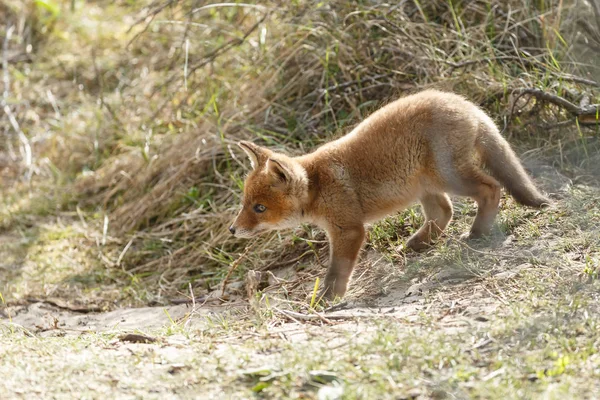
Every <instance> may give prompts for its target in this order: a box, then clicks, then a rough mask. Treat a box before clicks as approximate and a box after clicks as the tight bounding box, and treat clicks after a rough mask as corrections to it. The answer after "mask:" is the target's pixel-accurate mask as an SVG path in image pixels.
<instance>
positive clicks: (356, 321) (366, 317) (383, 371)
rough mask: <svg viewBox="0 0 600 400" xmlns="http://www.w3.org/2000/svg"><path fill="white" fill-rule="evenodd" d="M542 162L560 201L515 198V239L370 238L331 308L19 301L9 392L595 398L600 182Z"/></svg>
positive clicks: (599, 343) (5, 384) (9, 349)
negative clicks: (523, 202) (396, 248)
mask: <svg viewBox="0 0 600 400" xmlns="http://www.w3.org/2000/svg"><path fill="white" fill-rule="evenodd" d="M533 170H534V173H535V175H536V179H537V180H538V182H540V183H541V185H542V186H543V187H544V189H545V190H546V191H548V192H550V193H551V194H552V196H553V198H554V199H555V201H556V204H555V205H554V206H553V207H552V208H551V209H549V210H545V211H531V210H527V209H524V208H522V207H519V206H516V205H512V206H510V207H507V206H505V207H503V210H502V213H501V217H500V221H502V222H503V223H504V222H505V221H507V220H509V219H510V215H509V214H510V213H511V212H518V213H519V219H518V222H516V225H514V226H512V227H511V233H510V234H508V235H505V234H503V233H502V232H499V231H498V232H496V234H495V235H494V236H493V237H492V238H490V239H488V240H487V241H485V242H483V243H464V242H460V241H458V240H457V239H455V238H454V236H455V235H451V234H449V235H448V236H447V237H446V238H444V239H443V240H442V242H441V243H438V245H437V246H436V247H435V248H433V249H431V250H429V251H427V252H425V253H423V254H412V253H407V254H405V255H403V256H402V257H404V258H405V260H404V267H403V268H402V270H398V269H397V268H396V266H395V265H396V264H397V263H396V262H394V261H393V260H390V258H389V257H384V256H383V255H382V254H381V253H380V252H378V251H376V250H374V249H372V248H367V249H366V250H365V252H364V254H363V256H362V258H361V260H362V261H361V265H360V266H359V268H358V269H357V272H356V274H355V276H354V280H353V283H352V289H351V291H350V293H349V295H348V296H347V298H346V299H345V300H344V301H343V302H341V303H339V304H336V305H333V306H331V305H330V306H329V308H313V309H311V308H306V305H302V304H292V303H290V302H289V300H286V298H285V296H284V293H282V292H281V290H280V289H279V290H273V291H269V289H266V290H265V291H263V292H258V293H256V292H255V293H254V296H252V297H251V298H250V299H248V298H247V294H244V291H245V290H244V288H243V286H242V282H232V283H231V286H232V288H231V289H230V290H229V293H230V294H231V297H230V298H229V300H228V301H220V300H219V296H218V293H219V291H220V289H219V290H216V291H215V295H214V298H211V297H210V296H209V297H208V298H205V299H202V300H198V301H197V302H196V303H195V304H190V303H188V304H179V305H171V306H160V307H143V308H117V309H114V310H113V311H110V312H90V311H94V310H93V309H92V310H90V309H89V308H84V309H77V308H76V307H74V306H73V304H72V299H71V303H69V300H65V299H63V300H61V299H59V298H58V299H44V300H40V299H28V300H27V301H21V302H20V303H19V304H8V305H7V306H6V307H4V308H3V309H2V314H3V319H2V325H0V327H1V330H0V332H1V333H0V335H1V336H0V337H1V338H2V343H3V345H2V347H1V350H0V356H1V359H2V360H3V361H2V363H1V366H0V373H1V374H2V376H3V377H4V379H3V380H2V383H0V386H2V392H3V393H4V394H5V395H4V396H3V398H69V397H73V396H74V395H77V396H81V397H82V398H100V397H112V398H140V397H141V398H250V397H255V396H259V397H266V398H281V397H290V398H319V399H335V398H419V399H425V398H559V397H564V396H566V395H568V396H570V397H569V398H595V397H597V396H598V395H599V394H600V384H599V382H600V353H599V350H598V349H600V330H599V325H598V322H597V321H598V320H599V317H600V294H599V289H600V286H598V279H597V273H598V255H599V247H598V244H599V241H600V238H599V235H598V232H599V230H598V228H599V224H600V205H599V204H598V199H599V198H600V190H599V189H598V188H597V187H594V186H591V185H588V184H577V183H573V181H572V180H571V179H569V178H567V177H566V176H564V175H562V174H560V173H558V172H557V171H556V169H554V168H550V167H547V166H541V167H538V168H533ZM506 202H507V200H506V199H505V203H506ZM460 204H461V203H457V204H456V207H457V208H458V209H459V210H460ZM457 214H458V215H457V221H455V224H459V225H462V222H461V219H463V217H461V216H460V213H457ZM456 237H457V236H456ZM390 271H391V272H390ZM374 277H379V278H377V279H374ZM310 284H312V282H309V283H307V285H310ZM251 294H252V293H251Z"/></svg>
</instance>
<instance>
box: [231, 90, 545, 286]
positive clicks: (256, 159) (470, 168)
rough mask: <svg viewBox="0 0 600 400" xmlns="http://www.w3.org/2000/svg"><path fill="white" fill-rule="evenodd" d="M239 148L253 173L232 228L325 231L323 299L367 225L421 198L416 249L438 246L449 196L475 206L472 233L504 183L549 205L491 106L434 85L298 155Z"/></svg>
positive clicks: (242, 232) (487, 218) (531, 201)
mask: <svg viewBox="0 0 600 400" xmlns="http://www.w3.org/2000/svg"><path fill="white" fill-rule="evenodd" d="M239 146H240V147H241V148H242V149H243V150H244V151H245V152H246V153H247V154H248V157H249V158H250V162H251V164H252V172H250V174H249V175H248V177H247V178H246V182H245V188H244V197H243V207H242V210H241V211H240V213H239V214H238V216H237V218H236V219H235V221H234V222H233V224H232V225H231V227H230V228H229V230H230V231H231V233H232V234H234V235H236V236H237V237H245V238H248V237H252V236H255V235H258V234H260V233H263V232H266V231H268V230H272V229H283V228H291V227H294V226H296V225H298V224H299V223H302V222H310V223H314V224H316V225H318V226H320V227H322V228H323V229H325V231H326V232H327V236H328V238H329V242H330V249H331V254H330V265H329V269H328V271H327V275H326V277H325V282H324V287H323V288H322V290H321V295H322V296H324V297H325V298H333V297H335V296H339V297H342V296H344V294H345V293H346V289H347V287H348V281H349V280H350V276H351V275H352V269H353V268H354V265H355V264H356V261H357V258H358V253H359V251H360V249H361V247H362V245H363V242H364V241H365V223H367V222H370V221H374V220H377V219H380V218H383V217H385V216H386V215H389V214H390V213H393V212H397V211H399V210H401V209H403V208H405V207H407V206H408V205H410V204H411V203H413V202H415V201H419V202H420V203H421V206H422V207H423V212H424V214H425V224H424V225H423V226H422V227H421V228H420V229H419V230H418V231H417V232H416V233H415V234H414V235H413V236H412V237H411V238H410V239H409V240H408V242H407V243H406V245H407V247H409V248H412V249H414V250H421V249H423V248H425V247H427V246H428V245H429V244H430V243H432V241H433V240H434V239H435V238H436V237H438V236H439V235H440V234H441V233H442V231H443V230H444V228H446V226H447V225H448V223H449V222H450V220H451V219H452V203H451V202H450V199H449V197H448V194H454V195H458V196H469V197H471V198H473V199H474V200H475V201H476V202H477V215H476V217H475V221H474V222H473V226H472V227H471V230H470V232H469V233H468V235H467V237H468V238H478V237H480V236H482V235H487V234H489V233H490V229H491V227H492V223H493V221H494V218H495V217H496V214H497V213H498V203H499V201H500V187H501V186H504V187H505V188H506V189H507V190H508V192H509V193H510V194H511V195H512V196H513V197H514V198H515V199H516V200H517V201H518V202H519V203H521V204H523V205H526V206H531V207H542V206H544V205H547V204H549V203H550V201H549V200H548V198H546V197H544V196H543V195H542V194H541V193H540V192H539V191H538V190H537V189H536V187H535V186H534V184H533V183H532V181H531V179H530V178H529V176H528V175H527V173H526V172H525V170H524V169H523V167H522V166H521V163H520V162H519V160H518V158H517V156H516V155H515V153H514V152H513V151H512V149H511V148H510V145H509V144H508V142H506V140H504V138H503V137H502V136H501V135H500V132H499V131H498V128H497V127H496V125H495V124H494V122H493V121H492V120H491V119H490V117H488V116H487V115H486V114H485V112H484V111H482V110H481V109H480V108H479V107H477V106H476V105H475V104H473V103H471V102H469V101H467V100H466V99H464V98H463V97H461V96H458V95H456V94H452V93H445V92H439V91H436V90H426V91H423V92H420V93H417V94H414V95H410V96H407V97H404V98H401V99H399V100H396V101H394V102H393V103H390V104H388V105H386V106H385V107H383V108H381V109H379V110H378V111H376V112H375V113H373V114H372V115H371V116H369V117H368V118H367V119H365V120H364V121H362V123H360V124H359V125H358V126H357V127H356V128H354V130H352V131H351V132H350V133H348V134H347V135H345V136H343V137H341V138H339V139H337V140H334V141H332V142H329V143H327V144H325V145H323V146H321V147H319V148H318V149H317V150H316V151H314V152H312V153H310V154H307V155H303V156H300V157H288V156H286V155H284V154H281V153H275V152H273V151H271V150H268V149H266V148H263V147H260V146H257V145H255V144H253V143H250V142H245V141H243V142H239Z"/></svg>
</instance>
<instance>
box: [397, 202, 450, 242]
mask: <svg viewBox="0 0 600 400" xmlns="http://www.w3.org/2000/svg"><path fill="white" fill-rule="evenodd" d="M419 201H420V202H421V206H422V207H423V213H424V214H425V223H424V224H423V226H422V227H421V228H420V229H419V230H418V231H417V232H416V233H415V234H414V235H412V236H411V237H410V239H408V241H407V242H406V247H408V248H410V249H413V250H415V251H420V250H423V249H425V248H427V247H429V245H430V244H431V242H432V241H433V240H435V238H437V237H438V236H439V235H440V234H441V233H442V232H443V231H444V229H446V226H448V224H449V223H450V220H451V219H452V203H451V202H450V198H449V197H448V195H447V194H446V193H427V194H425V195H424V196H422V197H421V198H420V199H419Z"/></svg>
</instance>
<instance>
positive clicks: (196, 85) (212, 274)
mask: <svg viewBox="0 0 600 400" xmlns="http://www.w3.org/2000/svg"><path fill="white" fill-rule="evenodd" d="M42 3H44V4H46V3H45V2H42ZM67 3H69V2H65V3H64V4H63V3H56V4H55V3H53V2H47V4H48V6H40V5H39V3H37V2H24V3H21V2H16V1H11V0H3V1H2V2H0V7H2V8H3V9H4V10H6V12H5V13H3V14H2V15H3V17H2V21H0V23H1V25H2V27H0V29H2V32H3V33H4V35H3V36H4V37H5V38H6V40H5V46H4V51H3V61H4V63H5V68H4V69H3V72H4V75H5V76H8V80H6V79H5V80H4V82H5V88H4V93H5V95H4V97H3V102H4V103H6V106H5V107H4V108H5V110H6V109H7V110H9V112H7V113H4V114H3V116H2V122H3V124H2V125H3V129H4V130H5V133H6V135H5V136H6V137H8V138H9V140H7V141H6V142H5V144H4V145H3V146H4V147H3V161H2V163H3V169H2V171H3V172H2V173H3V182H4V183H5V187H7V188H10V190H6V191H4V193H3V199H4V203H5V211H4V212H3V216H2V226H3V227H4V229H5V230H6V231H12V230H15V229H22V230H25V231H26V232H27V233H26V235H35V236H36V237H39V236H38V234H37V233H33V232H34V231H38V230H39V229H38V227H39V222H38V221H40V220H41V219H43V218H46V217H47V216H50V217H51V218H54V217H58V218H60V219H61V220H62V221H68V222H62V225H61V229H62V228H64V227H65V226H68V225H69V224H73V226H75V227H76V229H75V231H76V232H78V234H77V235H74V237H76V238H77V239H76V240H77V251H79V252H81V253H83V254H84V257H89V258H91V260H90V261H89V265H88V266H84V267H83V269H84V270H85V269H88V270H89V271H92V272H90V274H92V275H94V276H95V278H94V279H93V280H92V281H93V282H94V283H93V285H101V284H104V283H106V284H111V285H113V286H112V287H114V288H115V289H116V290H118V289H119V288H124V287H127V288H128V290H123V291H122V293H123V294H124V296H122V297H121V296H119V295H117V298H121V299H122V300H123V299H126V300H127V301H141V302H142V303H148V302H159V303H165V302H168V301H169V300H173V299H177V298H181V297H182V296H184V297H185V296H187V294H188V293H189V288H190V286H191V288H192V291H193V292H194V293H195V295H196V296H199V297H204V296H206V295H208V294H209V293H211V292H214V289H215V288H217V287H218V285H219V284H220V282H221V281H222V279H223V278H224V277H225V276H226V275H227V272H228V271H229V268H230V266H231V264H232V263H233V262H234V261H235V260H236V259H237V258H238V257H239V255H240V254H241V253H242V251H243V250H244V249H245V248H246V245H247V243H245V242H242V241H240V240H236V239H234V238H231V237H230V235H229V234H228V233H227V231H226V229H224V228H225V227H226V226H227V225H228V224H229V222H230V220H231V218H232V216H233V214H234V212H235V210H236V208H237V205H238V200H239V195H240V192H241V191H240V188H241V182H242V179H243V175H244V173H245V171H246V169H247V163H246V161H245V160H244V159H243V157H242V156H241V155H240V153H239V152H238V151H237V149H236V148H235V146H232V145H233V144H235V142H236V141H237V140H239V139H251V140H257V141H260V142H261V143H264V144H266V145H269V146H272V147H275V148H280V149H283V150H285V151H288V152H289V153H292V154H294V153H301V152H304V151H309V150H310V149H312V148H314V147H315V146H317V145H318V144H319V143H322V142H323V141H325V140H328V139H329V138H331V137H332V136H336V135H339V134H342V133H344V132H346V131H347V130H348V129H350V128H351V126H352V125H354V124H355V123H356V122H357V121H359V120H360V119H361V118H364V117H365V116H366V115H368V113H369V112H370V111H372V110H373V109H375V108H376V107H379V106H380V105H381V104H383V103H385V102H386V101H388V100H390V99H392V98H395V97H397V96H399V95H402V94H404V93H408V92H412V91H416V90H418V89H422V88H426V87H438V88H442V89H448V90H454V91H456V92H459V93H462V94H464V95H466V96H467V97H469V98H470V99H472V100H473V101H475V102H478V103H479V104H481V105H482V106H483V107H484V108H485V109H486V110H488V111H489V112H490V113H491V114H492V115H493V116H494V118H495V119H496V120H497V121H498V123H499V125H500V126H502V127H503V128H504V129H505V134H506V135H507V136H508V137H510V138H512V139H513V140H516V141H522V142H527V144H526V146H527V147H533V148H539V149H541V150H540V153H543V152H545V151H546V150H545V149H557V148H559V149H560V151H561V152H564V154H570V153H569V152H572V153H574V154H576V155H577V157H576V158H577V160H578V159H579V158H578V157H580V155H581V154H582V153H585V154H587V157H588V159H589V157H590V154H589V153H590V152H592V149H595V148H596V147H594V146H597V140H596V139H595V138H594V137H593V136H594V134H595V132H596V130H597V127H598V124H597V106H596V105H594V104H595V103H597V101H596V99H597V97H596V91H597V87H598V83H597V82H598V77H599V75H598V71H597V68H596V66H595V65H594V64H593V63H591V62H590V61H589V60H590V58H589V54H590V52H592V50H593V48H594V46H597V35H598V34H597V32H598V29H597V28H598V27H597V26H595V25H594V24H593V23H590V20H589V19H588V18H586V17H587V16H588V15H590V13H593V12H594V11H595V10H596V8H597V7H596V5H595V3H589V2H586V1H583V0H581V1H575V2H563V1H550V2H537V1H533V2H531V1H526V0H511V1H509V2H504V1H502V2H501V1H493V2H482V1H468V2H467V1H463V2H461V1H458V2H442V1H433V2H417V1H403V2H399V3H398V4H395V5H388V4H382V3H379V2H366V3H361V4H360V5H356V4H349V3H348V2H342V1H339V2H337V1H334V2H325V3H319V2H303V1H301V2H292V3H290V4H282V3H280V2H262V3H260V4H240V5H237V6H234V5H232V4H229V3H227V4H225V3H223V4H220V3H219V4H210V3H204V2H190V3H188V2H180V1H165V2H160V1H157V2H151V3H146V4H142V5H144V7H142V5H140V4H138V2H136V5H127V4H126V3H125V2H117V3H116V4H113V5H106V6H101V5H95V4H89V5H88V4H86V5H85V7H84V6H83V3H81V4H80V3H79V2H74V3H73V4H74V8H73V9H72V8H70V4H67ZM90 26H94V27H95V28H94V29H91V28H90ZM9 32H11V33H12V35H11V36H10V35H8V33H9ZM582 60H583V61H582ZM6 83H8V84H6ZM11 115H12V117H11ZM13 117H14V118H13ZM13 119H14V121H15V122H16V123H17V125H18V128H17V127H16V126H15V124H13V123H12V122H11V121H12V120H13ZM565 127H570V128H571V129H568V130H565V129H564V128H565ZM28 149H30V150H28ZM554 153H555V151H554ZM554 153H553V154H554ZM27 154H31V156H30V158H28V157H29V156H28V155H27ZM561 154H562V153H561ZM562 157H563V156H562V155H561V160H560V164H561V165H562V166H563V167H564V164H565V163H566V164H569V163H570V162H576V161H577V160H572V159H569V158H568V156H564V159H563V158H562ZM566 168H568V166H567V167H566ZM418 223H419V216H418V214H415V213H414V211H412V210H411V211H408V212H407V213H405V214H403V216H401V218H400V220H394V221H392V223H391V225H390V226H391V228H390V227H388V228H389V229H392V230H394V231H396V232H399V231H400V232H405V233H408V232H410V231H411V230H412V229H414V228H415V227H416V226H418ZM382 226H383V225H380V226H378V227H376V228H375V229H374V230H373V231H372V233H371V237H372V240H371V243H370V244H369V246H371V247H377V248H378V249H385V250H384V253H388V255H387V257H392V258H393V259H394V260H395V261H396V262H398V263H400V264H401V263H402V262H403V261H402V260H403V255H402V254H400V255H398V254H395V253H394V252H393V251H390V248H395V247H396V246H397V245H398V244H401V243H402V241H403V240H404V237H405V236H404V235H399V234H398V233H396V234H394V235H392V234H389V233H388V232H386V229H382ZM54 228H56V227H54ZM54 228H52V229H54ZM67 236H69V235H67ZM72 237H73V235H71V236H69V238H67V239H66V240H67V241H69V240H72ZM30 242H34V243H35V242H36V239H35V238H32V239H31V241H30ZM250 246H251V248H252V251H251V252H250V253H249V254H247V256H246V257H245V258H244V260H243V262H242V263H241V266H240V268H238V269H237V270H236V271H235V272H234V273H233V275H234V276H232V277H230V280H238V281H239V280H240V278H241V277H242V276H243V273H244V272H245V271H247V270H256V271H266V270H272V271H273V273H274V274H275V275H277V274H279V275H281V276H285V277H286V278H283V277H280V278H271V280H270V281H269V282H267V283H266V285H271V286H273V288H279V289H281V288H283V289H287V290H284V293H287V296H290V298H291V299H298V298H303V296H306V295H307V294H308V293H307V292H309V291H310V290H311V289H312V284H313V283H314V279H315V277H316V276H317V275H318V274H320V273H321V272H322V271H321V270H320V269H319V268H318V267H317V268H313V266H315V264H319V263H324V262H326V255H327V249H326V248H325V246H326V245H325V242H324V240H323V236H322V233H320V232H318V231H314V230H312V229H311V228H310V227H302V228H300V229H298V230H296V231H294V232H287V233H286V232H284V233H277V234H271V235H268V236H266V237H263V238H260V239H258V240H256V241H255V242H253V243H252V244H251V245H250ZM29 258H30V259H31V256H29ZM315 261H316V262H315ZM27 262H28V261H27V260H26V259H24V260H21V263H27ZM289 267H294V268H295V269H296V271H299V272H298V274H297V275H286V274H285V273H284V272H282V271H288V272H289ZM286 268H287V269H286ZM367 270H368V268H367ZM89 271H88V272H89ZM278 271H279V272H278ZM275 275H273V276H275ZM367 276H368V275H367ZM290 277H292V278H290ZM286 279H292V280H291V281H288V280H286ZM53 284H54V285H56V286H54V287H53V289H48V284H46V285H45V289H43V291H44V292H45V294H48V293H50V292H54V291H55V290H59V292H61V293H66V292H68V291H69V290H72V289H73V285H74V286H75V287H78V288H79V289H77V290H78V291H77V293H81V292H80V291H79V290H83V292H85V291H86V290H88V289H90V287H89V286H88V285H89V284H88V283H83V284H82V283H81V282H70V281H67V282H65V281H58V282H54V283H53ZM65 285H66V286H65ZM263 285H264V284H263ZM94 287H95V288H98V287H100V286H94ZM234 287H235V285H234ZM61 288H62V289H61ZM4 291H6V289H5V290H4ZM296 291H297V292H296ZM132 293H133V294H132ZM36 295H37V294H36ZM95 300H98V299H97V298H95Z"/></svg>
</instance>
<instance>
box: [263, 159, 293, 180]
mask: <svg viewBox="0 0 600 400" xmlns="http://www.w3.org/2000/svg"><path fill="white" fill-rule="evenodd" d="M267 171H268V172H269V174H271V176H273V177H274V178H275V180H276V182H278V183H284V184H288V183H290V182H291V181H292V178H293V172H292V168H290V166H288V165H286V162H285V161H280V160H275V159H273V158H269V159H268V160H267Z"/></svg>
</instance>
